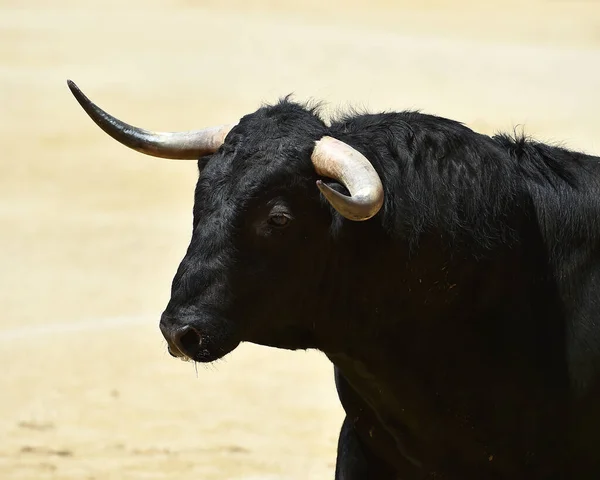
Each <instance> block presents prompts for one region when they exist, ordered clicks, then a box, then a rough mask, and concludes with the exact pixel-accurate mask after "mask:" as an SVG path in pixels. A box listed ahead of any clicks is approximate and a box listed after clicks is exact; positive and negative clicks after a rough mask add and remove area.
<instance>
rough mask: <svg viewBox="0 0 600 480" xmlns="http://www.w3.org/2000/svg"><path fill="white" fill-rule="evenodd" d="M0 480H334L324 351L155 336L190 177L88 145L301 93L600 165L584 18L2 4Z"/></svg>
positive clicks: (518, 11) (431, 4) (344, 8)
mask: <svg viewBox="0 0 600 480" xmlns="http://www.w3.org/2000/svg"><path fill="white" fill-rule="evenodd" d="M0 72H1V75H0V139H1V140H0V141H1V145H2V154H1V155H0V222H1V230H0V232H1V233H0V262H1V266H2V270H1V273H0V299H1V307H2V310H1V312H2V313H1V314H0V365H2V367H3V368H2V371H1V373H0V412H1V414H0V478H2V479H46V478H48V479H50V478H51V479H77V480H85V479H103V480H108V479H119V480H121V479H143V478H152V479H167V478H169V479H170V478H178V479H179V480H186V479H202V480H222V479H227V480H229V479H233V480H242V479H245V480H250V479H265V480H268V479H271V480H275V479H278V480H284V479H285V480H307V479H328V478H333V470H334V461H335V449H336V441H337V434H338V430H339V427H340V424H341V420H342V416H343V414H342V411H341V407H340V406H339V403H338V401H337V397H336V393H335V388H334V384H333V376H332V368H331V366H330V365H329V364H328V362H327V360H326V358H325V357H324V356H322V355H320V354H319V353H316V352H308V353H307V352H285V351H278V350H275V349H269V348H266V347H257V346H252V345H243V346H241V347H240V348H239V349H237V350H236V351H234V352H233V353H232V354H230V355H229V356H227V357H226V358H225V359H224V360H222V361H219V362H217V363H216V364H214V365H210V366H197V368H195V367H194V365H193V364H190V363H187V364H186V363H182V362H179V361H176V360H174V359H172V358H171V357H170V356H169V355H168V353H167V351H166V345H165V342H164V341H163V339H162V336H161V334H160V332H159V330H158V320H159V316H160V313H161V311H162V309H163V308H164V306H165V305H166V303H167V301H168V298H169V289H170V283H171V279H172V276H173V274H174V273H175V269H176V268H177V265H178V263H179V261H180V259H181V258H182V256H183V254H184V253H185V249H186V247H187V244H188V241H189V238H190V233H191V231H190V229H191V220H192V217H191V208H192V203H193V188H194V184H195V182H196V178H197V172H196V165H195V163H194V162H176V161H167V160H161V159H154V158H151V157H147V156H143V155H141V154H138V153H136V152H134V151H132V150H129V149H126V148H125V147H123V146H121V145H119V144H117V143H116V142H115V141H113V140H112V139H110V138H109V137H108V136H107V135H105V134H104V133H103V132H102V131H100V130H99V129H98V128H97V127H96V126H95V125H94V124H93V123H92V122H91V120H89V118H88V117H87V116H86V115H85V114H84V112H83V111H82V110H81V108H80V107H79V105H78V104H77V102H76V101H75V99H74V98H73V97H72V96H71V93H70V92H69V90H68V88H67V86H66V79H67V78H71V79H73V80H74V81H75V82H77V83H78V85H79V86H80V87H81V88H82V89H83V91H84V92H85V93H86V94H88V95H89V96H90V98H91V99H92V100H94V101H95V102H97V103H98V104H99V105H100V106H101V107H103V108H105V109H106V110H108V111H109V112H111V113H112V114H114V115H116V116H117V117H120V118H122V119H123V120H125V121H127V122H130V123H133V124H136V125H140V126H143V127H145V128H150V129H156V130H185V129H192V128H200V127H204V126H208V125H213V124H217V123H225V122H232V121H236V120H237V119H238V118H239V117H240V116H242V115H244V114H246V113H250V112H252V111H254V110H255V109H257V108H258V107H260V106H261V104H263V103H265V102H267V103H270V102H275V101H277V99H278V98H279V97H281V96H284V95H286V94H288V93H294V94H295V98H296V99H298V100H309V99H312V100H323V101H325V102H326V109H325V111H326V112H327V111H330V112H331V111H337V110H340V109H344V108H347V107H350V106H353V107H358V108H361V109H368V110H371V111H378V110H401V109H413V108H418V109H421V110H422V111H424V112H426V113H434V114H438V115H442V116H446V117H451V118H454V119H456V120H460V121H462V122H465V123H466V124H467V125H468V126H470V127H472V128H474V129H475V130H478V131H480V132H482V133H494V132H495V131H497V130H508V131H512V130H513V128H514V127H515V126H519V129H521V128H522V129H524V130H525V132H527V133H528V134H530V135H532V136H534V137H536V138H537V139H539V140H544V141H550V142H556V143H558V142H560V143H562V144H563V145H565V146H567V147H570V148H575V149H580V150H583V151H586V152H588V153H592V154H597V155H599V154H600V115H599V113H598V112H600V93H599V91H600V2H599V1H595V0H587V1H576V0H569V1H552V0H537V1H534V0H529V1H524V0H522V1H513V0H503V1H493V2H492V1H489V2H480V1H469V0H455V1H445V2H441V1H419V2H417V1H404V0H397V1H385V0H370V1H369V2H366V1H364V2H358V1H354V0H344V1H339V0H332V1H329V2H326V1H323V0H303V1H302V2H300V1H292V0H287V1H275V0H259V1H256V2H251V1H248V0H228V1H227V0H221V1H216V0H214V1H212V0H205V1H191V0H144V1H141V0H129V1H123V0H119V1H116V0H103V1H99V0H94V1H92V0H54V1H52V2H48V1H47V0H27V1H22V0H12V1H7V0H0Z"/></svg>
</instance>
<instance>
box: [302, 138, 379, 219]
mask: <svg viewBox="0 0 600 480" xmlns="http://www.w3.org/2000/svg"><path fill="white" fill-rule="evenodd" d="M311 160H312V163H313V165H314V167H315V170H316V171H317V173H318V174H319V175H322V176H323V177H328V178H332V179H334V180H336V181H337V182H339V183H340V184H342V185H343V186H344V187H345V188H346V189H347V190H348V192H349V195H345V194H343V193H340V192H338V191H337V190H336V189H334V188H332V187H331V186H329V185H328V184H327V183H325V182H323V181H322V180H317V187H318V188H319V190H320V191H321V192H322V193H323V195H324V196H325V198H326V199H327V201H328V202H329V203H330V204H331V206H332V207H333V208H335V209H336V210H337V211H338V212H339V213H340V214H341V215H343V216H344V217H345V218H347V219H349V220H354V221H363V220H368V219H369V218H371V217H373V216H374V215H376V214H377V212H379V210H380V209H381V207H382V206H383V184H382V183H381V179H380V178H379V175H378V173H377V171H376V170H375V168H374V167H373V165H372V164H371V162H369V160H368V159H367V158H366V157H365V156H364V155H363V154H362V153H360V152H359V151H358V150H356V149H355V148H353V147H351V146H350V145H348V144H347V143H344V142H342V141H341V140H337V139H335V138H332V137H327V136H326V137H323V138H322V139H321V140H319V141H317V142H316V143H315V148H314V150H313V153H312V155H311Z"/></svg>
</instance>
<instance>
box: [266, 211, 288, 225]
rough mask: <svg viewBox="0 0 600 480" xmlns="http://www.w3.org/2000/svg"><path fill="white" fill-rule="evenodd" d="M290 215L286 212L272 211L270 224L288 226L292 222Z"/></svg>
mask: <svg viewBox="0 0 600 480" xmlns="http://www.w3.org/2000/svg"><path fill="white" fill-rule="evenodd" d="M290 220H291V218H290V216H289V215H286V214H285V213H272V214H271V215H269V225H271V226H273V227H277V228H283V227H286V226H287V225H288V224H289V223H290Z"/></svg>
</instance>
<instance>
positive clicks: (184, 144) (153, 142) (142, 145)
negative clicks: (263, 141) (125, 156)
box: [67, 80, 234, 160]
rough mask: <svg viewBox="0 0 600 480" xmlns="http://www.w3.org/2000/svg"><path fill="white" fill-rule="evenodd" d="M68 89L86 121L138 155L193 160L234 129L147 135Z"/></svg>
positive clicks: (76, 90) (76, 89)
mask: <svg viewBox="0 0 600 480" xmlns="http://www.w3.org/2000/svg"><path fill="white" fill-rule="evenodd" d="M67 84H68V85H69V89H70V90H71V92H72V93H73V95H74V96H75V98H76V99H77V101H78V102H79V104H80V105H81V106H82V107H83V109H84V110H85V112H86V113H87V114H88V115H89V116H90V118H91V119H92V120H93V121H94V122H95V123H96V125H98V126H99V127H100V128H101V129H102V130H104V131H105V132H106V133H107V134H108V135H110V136H111V137H112V138H114V139H115V140H116V141H118V142H119V143H122V144H123V145H125V146H127V147H129V148H132V149H133V150H136V151H138V152H140V153H145V154H146V155H152V156H154V157H160V158H171V159H176V160H197V159H198V158H200V157H202V156H203V155H208V154H210V153H214V152H216V151H217V150H218V149H219V147H220V146H221V145H222V144H223V141H224V140H225V137H226V136H227V134H228V133H229V131H230V130H231V129H232V128H233V126H234V125H220V126H218V127H211V128H205V129H202V130H191V131H187V132H151V131H149V130H144V129H142V128H138V127H134V126H132V125H129V124H127V123H125V122H123V121H121V120H118V119H117V118H115V117H113V116H112V115H110V114H108V113H106V112H105V111H104V110H102V109H101V108H100V107H98V106H97V105H96V104H94V103H93V102H92V101H91V100H90V99H89V98H87V97H86V96H85V95H84V93H83V92H82V91H81V90H80V89H79V87H78V86H77V85H75V83H74V82H72V81H71V80H67Z"/></svg>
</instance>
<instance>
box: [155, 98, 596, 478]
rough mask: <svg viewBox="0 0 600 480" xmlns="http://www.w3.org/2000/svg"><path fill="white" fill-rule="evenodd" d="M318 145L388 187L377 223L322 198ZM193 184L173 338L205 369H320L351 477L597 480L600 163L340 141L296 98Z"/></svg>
mask: <svg viewBox="0 0 600 480" xmlns="http://www.w3.org/2000/svg"><path fill="white" fill-rule="evenodd" d="M324 135H331V136H333V137H336V138H338V139H340V140H342V141H344V142H346V143H348V144H349V145H351V146H353V147H354V148H356V149H357V150H359V151H361V152H362V153H363V154H364V155H366V157H367V158H368V159H369V160H370V161H371V163H372V164H373V166H374V167H375V169H376V170H377V172H378V173H379V175H380V177H381V179H382V182H383V185H384V190H385V202H384V206H383V208H382V210H381V211H380V212H379V214H378V215H376V216H375V217H374V218H372V219H370V220H368V221H365V222H352V221H348V220H345V219H343V218H342V217H341V216H340V215H339V214H337V212H335V210H333V208H332V207H331V206H330V205H329V204H328V203H327V202H326V201H325V199H324V198H323V197H322V196H321V195H320V194H319V192H318V190H317V188H316V185H315V181H316V180H317V179H318V178H319V177H318V176H317V174H316V173H315V171H314V168H313V167H312V164H311V162H310V154H311V151H312V149H313V146H314V142H315V141H316V140H318V139H320V138H321V137H323V136H324ZM199 167H200V178H199V180H198V184H197V187H196V192H195V204H194V220H193V225H194V229H193V235H192V239H191V242H190V246H189V249H188V251H187V253H186V256H185V258H184V259H183V261H182V262H181V265H180V267H179V270H178V272H177V274H176V275H175V278H174V280H173V287H172V298H171V301H170V302H169V305H168V306H167V308H166V310H165V313H164V314H163V318H162V320H161V329H162V330H163V332H165V335H166V337H167V338H171V337H170V335H171V334H172V332H173V331H174V330H177V329H178V328H180V327H181V326H183V325H191V326H193V327H194V328H195V329H196V331H197V332H198V333H199V335H200V337H201V338H202V343H201V344H199V345H198V344H197V343H198V342H196V345H195V344H193V342H189V341H188V342H186V343H184V345H183V347H182V346H181V345H180V348H183V349H184V350H185V352H184V353H186V354H187V355H189V356H191V357H193V358H194V359H195V360H197V361H205V362H208V361H212V360H215V359H218V358H220V357H222V356H223V355H226V354H227V353H229V352H230V351H231V350H233V349H234V348H235V347H236V346H237V345H238V344H239V342H241V341H248V342H254V343H258V344H263V345H270V346H274V347H279V348H287V349H298V348H316V349H320V350H321V351H323V352H325V354H326V355H327V356H328V357H329V358H330V359H331V360H332V362H333V363H334V365H335V371H336V376H337V385H338V392H339V394H340V400H341V402H342V405H343V406H344V409H345V410H346V412H347V419H346V421H345V423H344V427H343V429H342V431H341V435H340V445H339V454H338V465H337V474H336V475H337V478H339V479H354V478H357V476H359V477H360V478H378V479H382V480H385V479H386V478H390V479H391V478H399V479H402V480H413V479H419V480H421V479H447V480H467V479H477V480H482V479H511V480H513V479H514V480H518V479H557V480H558V479H598V478H600V456H599V455H598V454H597V453H596V448H597V447H596V445H600V402H597V401H595V400H596V399H597V398H598V397H597V393H599V388H600V384H599V382H598V380H599V378H600V376H599V375H600V371H599V369H600V363H599V362H600V325H599V324H598V320H599V313H600V294H599V293H598V292H599V288H600V284H599V282H600V251H599V246H600V220H599V214H600V158H598V157H593V156H588V155H584V154H582V153H577V152H572V151H569V150H567V149H564V148H560V147H557V146H550V145H545V144H541V143H536V142H534V141H532V140H530V139H528V138H526V137H523V136H520V137H509V136H507V135H496V136H493V137H489V136H485V135H480V134H478V133H475V132H473V131H472V130H470V129H469V128H467V127H466V126H464V125H462V124H460V123H458V122H455V121H452V120H448V119H444V118H440V117H436V116H432V115H425V114H422V113H419V112H401V113H382V114H353V115H347V116H345V117H341V118H339V119H336V120H334V121H333V122H332V123H331V124H330V125H328V124H326V123H325V122H324V121H323V120H322V119H321V118H320V117H319V111H318V108H305V107H304V106H302V105H299V104H296V103H293V102H291V101H290V100H289V99H288V98H286V99H283V100H282V101H280V102H279V103H278V104H276V105H273V106H265V107H262V108H261V109H259V110H258V111H257V112H255V113H254V114H252V115H248V116H246V117H244V118H243V119H242V120H241V121H240V123H239V124H238V126H237V127H236V128H235V129H234V130H233V131H232V132H231V133H230V134H229V135H228V137H227V139H226V141H225V144H224V145H223V147H222V148H221V149H220V150H219V151H218V152H217V153H215V154H214V155H211V156H209V157H204V158H202V159H200V161H199ZM323 180H327V181H328V182H329V183H330V185H332V186H333V187H334V188H337V189H338V190H340V191H345V189H344V187H342V186H341V185H338V184H336V183H335V182H332V181H331V180H329V179H323ZM282 212H283V214H284V215H287V216H288V217H289V218H292V220H291V222H290V223H289V224H288V226H286V227H280V226H277V225H274V224H272V223H270V222H271V221H270V220H269V219H270V218H271V217H272V216H273V215H277V214H281V213H282ZM369 471H371V472H377V473H374V474H367V473H364V472H369ZM360 472H363V473H360ZM365 475H366V477H365Z"/></svg>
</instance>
